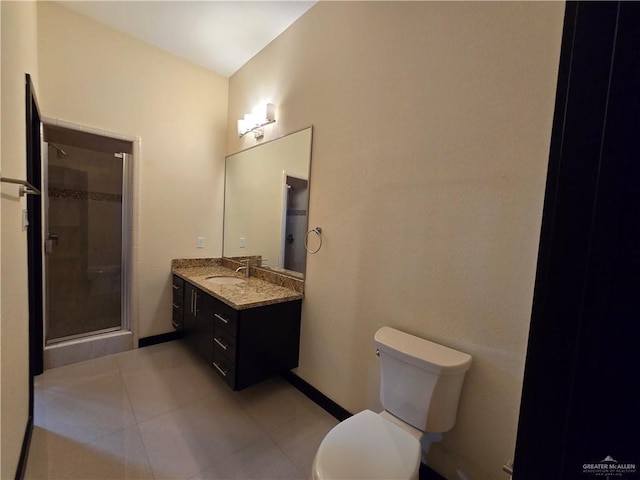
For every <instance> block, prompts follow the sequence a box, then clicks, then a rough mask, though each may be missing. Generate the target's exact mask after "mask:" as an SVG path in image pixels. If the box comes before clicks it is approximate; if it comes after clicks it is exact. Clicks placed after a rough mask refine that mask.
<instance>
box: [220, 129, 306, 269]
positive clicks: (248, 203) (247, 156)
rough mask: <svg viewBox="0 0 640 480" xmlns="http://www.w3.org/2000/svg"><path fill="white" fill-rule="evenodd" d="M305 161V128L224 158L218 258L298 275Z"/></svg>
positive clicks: (301, 257) (302, 256)
mask: <svg viewBox="0 0 640 480" xmlns="http://www.w3.org/2000/svg"><path fill="white" fill-rule="evenodd" d="M310 165H311V127H309V128H306V129H304V130H300V131H299V132H296V133H292V134H290V135H287V136H284V137H281V138H278V139H276V140H272V141H270V142H267V143H263V144H261V145H258V146H256V147H253V148H250V149H248V150H244V151H242V152H238V153H235V154H233V155H230V156H228V157H227V159H226V166H225V193H224V238H223V246H222V254H223V256H225V257H232V258H233V257H248V256H257V257H260V258H261V259H262V266H263V267H265V268H269V269H271V270H276V271H280V272H282V273H286V274H289V275H292V276H296V277H302V276H303V275H304V271H305V265H306V258H307V256H306V251H305V248H304V239H305V235H306V233H307V225H308V220H307V219H308V212H309V208H308V205H309V173H310Z"/></svg>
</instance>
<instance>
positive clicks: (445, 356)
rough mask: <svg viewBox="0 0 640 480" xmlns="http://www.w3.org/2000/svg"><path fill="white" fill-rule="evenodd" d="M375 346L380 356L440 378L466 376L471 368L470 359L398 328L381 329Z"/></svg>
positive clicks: (468, 356)
mask: <svg viewBox="0 0 640 480" xmlns="http://www.w3.org/2000/svg"><path fill="white" fill-rule="evenodd" d="M375 342H376V347H377V348H378V350H379V351H380V352H382V353H385V354H387V355H391V356H393V357H396V358H398V359H400V360H402V361H405V362H407V363H410V364H412V365H415V366H417V367H419V368H424V369H425V370H428V371H430V372H432V373H435V374H438V375H455V374H459V373H464V372H466V371H467V370H469V367H470V366H471V355H469V354H466V353H463V352H459V351H458V350H454V349H453V348H449V347H445V346H444V345H439V344H437V343H433V342H430V341H429V340H425V339H423V338H419V337H416V336H414V335H410V334H408V333H405V332H401V331H400V330H396V329H395V328H391V327H382V328H381V329H380V330H378V331H377V332H376V335H375Z"/></svg>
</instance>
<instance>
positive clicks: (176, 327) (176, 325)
mask: <svg viewBox="0 0 640 480" xmlns="http://www.w3.org/2000/svg"><path fill="white" fill-rule="evenodd" d="M171 325H173V328H175V329H176V330H178V329H180V324H178V323H176V322H171Z"/></svg>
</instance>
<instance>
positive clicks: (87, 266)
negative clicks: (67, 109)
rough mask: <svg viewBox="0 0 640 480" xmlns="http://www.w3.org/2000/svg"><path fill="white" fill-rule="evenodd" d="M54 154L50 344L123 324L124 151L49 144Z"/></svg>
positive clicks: (49, 258) (51, 173) (49, 207)
mask: <svg viewBox="0 0 640 480" xmlns="http://www.w3.org/2000/svg"><path fill="white" fill-rule="evenodd" d="M47 157H48V159H47V164H48V165H47V177H48V179H47V205H45V207H46V211H47V219H46V223H47V230H48V232H46V234H47V241H46V244H45V252H46V262H47V263H46V271H47V281H46V284H47V325H46V330H47V332H46V339H47V343H55V342H59V341H63V340H69V339H72V338H75V337H79V336H85V335H87V334H92V333H104V332H109V331H114V330H120V329H121V326H122V319H121V311H122V308H121V305H122V292H123V289H122V271H121V267H122V258H123V257H122V256H123V251H122V245H123V242H122V238H123V237H122V234H123V231H122V225H123V171H124V170H123V166H124V165H123V162H124V160H123V158H124V156H123V155H120V156H118V155H116V156H114V154H113V153H104V152H100V151H94V150H90V149H86V148H80V147H77V146H72V145H65V144H61V143H52V142H50V143H48V144H47ZM119 157H120V158H119Z"/></svg>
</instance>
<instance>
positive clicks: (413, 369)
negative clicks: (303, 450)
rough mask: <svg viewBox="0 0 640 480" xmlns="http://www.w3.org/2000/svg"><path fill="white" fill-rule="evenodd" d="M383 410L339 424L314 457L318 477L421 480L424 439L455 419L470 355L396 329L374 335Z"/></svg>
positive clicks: (314, 475)
mask: <svg viewBox="0 0 640 480" xmlns="http://www.w3.org/2000/svg"><path fill="white" fill-rule="evenodd" d="M375 344H376V348H377V355H379V357H380V377H381V381H380V401H381V403H382V407H383V408H384V411H383V412H381V413H375V412H372V411H371V410H364V411H362V412H360V413H357V414H356V415H353V416H352V417H350V418H348V419H347V420H345V421H343V422H341V423H339V424H338V425H336V426H335V427H334V428H333V429H332V430H331V431H330V432H329V433H328V434H327V435H326V436H325V437H324V439H323V440H322V442H321V444H320V447H319V448H318V451H317V452H316V456H315V458H314V461H313V467H312V472H311V476H312V478H313V479H314V480H329V479H330V480H338V479H351V480H355V479H386V480H390V479H417V478H418V471H419V469H420V461H421V458H422V450H423V448H422V445H421V443H420V440H421V439H422V438H423V437H424V436H425V434H427V433H429V434H435V433H442V432H446V431H448V430H451V428H453V426H454V424H455V423H456V414H457V411H458V401H459V399H460V391H461V390H462V384H463V382H464V376H465V373H466V371H467V370H469V367H470V366H471V356H470V355H468V354H466V353H462V352H459V351H457V350H453V349H451V348H448V347H445V346H443V345H439V344H437V343H433V342H430V341H428V340H424V339H422V338H418V337H415V336H413V335H409V334H408V333H404V332H401V331H399V330H396V329H394V328H391V327H382V328H381V329H380V330H378V331H377V332H376V334H375Z"/></svg>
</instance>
